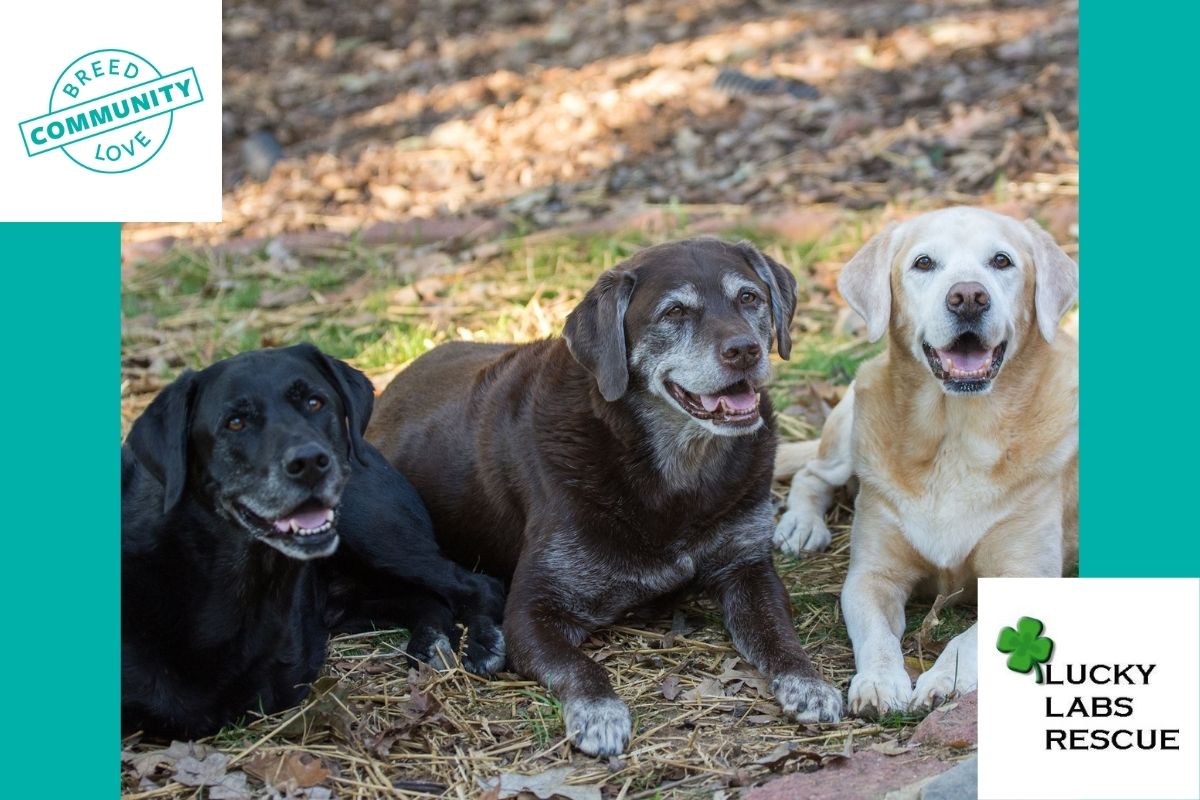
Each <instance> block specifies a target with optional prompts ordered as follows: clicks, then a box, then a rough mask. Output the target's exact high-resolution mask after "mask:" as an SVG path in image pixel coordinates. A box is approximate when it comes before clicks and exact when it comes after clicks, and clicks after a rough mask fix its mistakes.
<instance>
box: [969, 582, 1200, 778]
mask: <svg viewBox="0 0 1200 800" xmlns="http://www.w3.org/2000/svg"><path fill="white" fill-rule="evenodd" d="M1022 618H1029V619H1030V620H1037V621H1040V622H1041V623H1042V626H1041V627H1042V629H1041V630H1040V631H1038V630H1037V629H1038V627H1039V626H1038V625H1036V624H1034V623H1033V622H1026V623H1024V624H1022V623H1020V622H1019V621H1020V620H1021V619H1022ZM1005 628H1011V629H1012V630H1011V631H1009V632H1008V633H1006V634H1004V638H1003V639H1001V631H1002V630H1003V629H1005ZM1046 639H1049V640H1050V641H1051V642H1052V647H1051V648H1049V650H1050V652H1049V653H1048V656H1047V652H1046V651H1047V649H1048V648H1047V645H1046V643H1045V641H1039V640H1046ZM1001 649H1003V650H1004V651H1005V652H1002V651H1001ZM1010 661H1011V664H1012V666H1010ZM1085 667H1086V669H1085ZM1027 668H1028V669H1029V671H1028V672H1024V671H1016V670H1018V669H1019V670H1024V669H1027ZM1039 672H1040V673H1041V679H1042V680H1043V682H1042V683H1039V682H1038V679H1039ZM1073 680H1082V683H1077V684H1072V683H1070V682H1069V681H1073ZM1077 698H1078V699H1077ZM1118 701H1119V702H1118ZM1106 707H1107V708H1108V709H1109V710H1110V713H1109V714H1108V715H1105V708H1106ZM1085 713H1086V714H1087V716H1085V715H1084V714H1085ZM1093 713H1097V714H1099V716H1091V715H1092V714H1093ZM1116 713H1120V714H1123V716H1116V715H1115V714H1116ZM1071 730H1079V731H1084V733H1079V734H1076V735H1075V739H1074V744H1075V747H1074V748H1072V747H1071V742H1072V740H1071V738H1070V734H1069V733H1063V734H1058V733H1049V732H1050V731H1055V732H1057V731H1071ZM1118 730H1120V731H1129V732H1130V733H1122V734H1117V735H1116V739H1115V742H1116V743H1117V744H1118V745H1121V746H1122V747H1124V746H1125V745H1132V746H1131V747H1130V748H1129V749H1118V748H1117V747H1114V746H1113V745H1112V739H1111V737H1112V736H1113V732H1114V731H1118ZM1093 731H1096V732H1097V733H1092V732H1093ZM1163 731H1178V732H1177V733H1175V734H1164V733H1163ZM1138 732H1140V733H1141V736H1142V739H1141V741H1142V743H1143V744H1149V743H1150V739H1151V737H1152V736H1153V738H1154V739H1155V741H1156V743H1157V745H1159V746H1156V747H1155V748H1154V749H1139V746H1138V744H1137V741H1138V739H1137V737H1138ZM1152 732H1153V733H1152ZM1164 735H1166V736H1168V737H1173V738H1174V742H1175V744H1176V745H1177V748H1178V749H1163V748H1162V747H1161V745H1162V742H1163V737H1164ZM1106 739H1107V740H1108V741H1109V745H1108V746H1107V747H1106V748H1105V749H1098V745H1099V744H1101V742H1102V741H1104V740H1106ZM1083 746H1087V747H1088V748H1089V749H1078V748H1081V747H1083ZM1063 748H1067V749H1063ZM979 797H980V798H981V800H1024V799H1025V798H1029V799H1030V800H1034V799H1035V798H1036V799H1037V800H1056V799H1057V798H1070V799H1071V800H1109V799H1110V798H1111V800H1136V799H1137V798H1156V799H1158V800H1167V799H1168V798H1169V799H1171V800H1174V799H1175V798H1180V799H1181V800H1194V798H1197V797H1200V579H1192V578H1180V579H1175V578H1078V579H1076V578H1057V579H1054V578H986V579H983V580H981V581H980V582H979Z"/></svg>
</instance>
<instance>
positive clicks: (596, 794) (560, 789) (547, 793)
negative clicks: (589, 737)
mask: <svg viewBox="0 0 1200 800" xmlns="http://www.w3.org/2000/svg"><path fill="white" fill-rule="evenodd" d="M574 771H575V770H574V769H573V768H572V767H557V768H555V769H548V770H546V771H545V772H542V773H539V774H537V775H517V774H515V773H512V772H502V773H500V777H498V778H492V779H491V780H484V779H483V778H480V779H479V785H480V786H481V787H483V788H484V789H485V790H486V792H487V793H486V794H485V796H486V797H495V798H496V800H506V799H507V798H510V797H518V796H520V794H521V793H522V792H529V793H530V794H532V795H533V796H534V797H537V798H538V799H539V800H550V798H552V797H565V798H567V800H600V787H599V786H572V785H569V784H566V783H564V781H565V780H566V779H567V778H568V777H569V776H570V775H571V773H573V772H574ZM491 792H495V793H494V794H491Z"/></svg>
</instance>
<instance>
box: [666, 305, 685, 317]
mask: <svg viewBox="0 0 1200 800" xmlns="http://www.w3.org/2000/svg"><path fill="white" fill-rule="evenodd" d="M686 313H687V309H686V308H684V307H683V306H671V307H670V308H668V309H667V313H666V314H664V315H663V316H666V317H670V318H671V319H679V318H680V317H682V316H683V315H684V314H686Z"/></svg>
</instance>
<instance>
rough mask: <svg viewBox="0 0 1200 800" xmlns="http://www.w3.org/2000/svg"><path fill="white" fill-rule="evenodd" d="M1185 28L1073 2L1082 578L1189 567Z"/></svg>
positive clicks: (1189, 99) (1177, 16)
mask: <svg viewBox="0 0 1200 800" xmlns="http://www.w3.org/2000/svg"><path fill="white" fill-rule="evenodd" d="M1198 24H1200V6H1197V5H1196V4H1191V3H1170V4H1166V5H1163V6H1141V7H1137V8H1133V7H1130V6H1128V5H1125V4H1120V3H1097V2H1087V3H1080V112H1081V122H1080V150H1081V153H1082V155H1081V161H1082V165H1081V166H1082V168H1081V171H1080V175H1081V181H1080V185H1081V192H1080V195H1081V203H1080V224H1079V228H1080V249H1081V251H1083V252H1084V255H1083V257H1082V259H1081V260H1082V269H1081V276H1080V284H1081V298H1082V301H1081V304H1080V307H1081V309H1082V313H1081V315H1080V342H1081V351H1080V355H1081V362H1080V378H1081V385H1080V488H1081V493H1080V511H1081V517H1080V567H1079V574H1080V575H1082V576H1087V577H1195V576H1200V526H1198V524H1197V521H1196V518H1195V517H1194V516H1192V514H1193V512H1194V511H1195V506H1193V505H1192V501H1193V500H1195V499H1196V498H1197V496H1200V478H1198V475H1197V472H1198V470H1197V452H1198V448H1200V437H1198V436H1197V432H1196V431H1197V428H1196V422H1195V417H1196V411H1195V409H1196V394H1195V389H1196V386H1197V383H1196V382H1195V380H1196V378H1195V376H1194V375H1192V373H1191V369H1190V366H1191V365H1190V361H1191V359H1190V353H1191V351H1192V350H1193V349H1194V348H1195V347H1196V345H1197V343H1198V342H1200V331H1197V328H1196V322H1197V319H1198V318H1200V314H1197V312H1196V310H1194V309H1192V308H1190V302H1189V301H1191V300H1192V299H1193V298H1195V297H1197V296H1200V294H1198V293H1200V258H1198V256H1197V252H1198V250H1200V247H1198V246H1197V243H1196V237H1195V233H1196V231H1197V229H1198V228H1200V217H1198V215H1197V203H1196V187H1197V186H1198V185H1200V180H1198V179H1200V166H1198V164H1200V162H1198V161H1197V159H1196V157H1195V141H1196V119H1197V116H1196V109H1195V104H1194V102H1193V101H1194V96H1195V75H1196V63H1195V57H1196V43H1195V34H1194V32H1195V30H1196V29H1197V25H1198ZM1147 612H1148V614H1150V615H1151V616H1149V617H1148V620H1149V619H1152V618H1153V614H1154V613H1162V612H1163V609H1158V610H1156V611H1152V610H1151V609H1147ZM1164 630H1165V629H1164Z"/></svg>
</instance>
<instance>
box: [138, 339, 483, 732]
mask: <svg viewBox="0 0 1200 800" xmlns="http://www.w3.org/2000/svg"><path fill="white" fill-rule="evenodd" d="M314 398H318V399H319V402H311V401H313V399H314ZM372 402H373V393H372V389H371V385H370V382H369V381H367V379H366V378H365V376H363V375H362V374H361V373H359V372H358V371H356V370H354V369H352V368H351V367H349V366H348V365H346V364H344V363H342V362H340V361H337V360H335V359H332V358H329V357H327V356H325V355H323V354H322V353H321V352H320V351H318V350H317V349H316V348H315V347H312V346H311V345H298V346H296V347H290V348H286V349H280V350H263V351H256V352H253V353H245V354H242V355H240V356H236V357H234V358H231V359H227V360H225V361H222V362H219V363H217V364H214V365H213V366H211V367H209V368H207V369H205V370H203V371H201V372H186V373H184V374H183V375H182V376H181V377H180V378H179V379H178V380H176V381H175V382H174V383H172V384H171V385H170V386H168V387H167V388H166V389H164V390H163V391H162V392H161V393H160V395H159V396H158V397H157V398H156V399H155V401H154V402H153V403H152V404H151V405H150V407H149V408H148V409H147V410H146V412H145V414H143V415H142V417H141V418H139V419H138V421H137V422H135V423H134V427H133V429H132V430H131V432H130V435H129V439H128V442H127V443H126V446H125V447H123V448H122V450H121V570H122V576H121V592H122V597H121V605H122V608H121V624H122V630H121V662H122V663H121V716H122V730H123V731H125V732H130V731H133V730H138V729H141V730H144V731H146V732H147V733H149V734H152V735H161V736H172V737H196V736H203V735H206V734H209V733H212V732H214V731H215V730H217V729H218V728H219V727H220V726H221V725H223V724H225V723H227V722H229V721H232V720H235V719H237V718H238V717H241V716H243V715H244V714H246V713H247V712H257V711H261V712H267V713H270V712H274V711H277V710H280V709H282V708H286V707H288V706H291V705H294V704H296V703H297V702H299V701H300V700H301V699H302V698H303V697H304V696H305V694H306V692H307V690H308V684H309V683H310V682H311V681H312V680H313V679H314V678H315V677H316V676H317V674H318V672H319V671H320V669H321V666H322V664H323V663H324V660H325V653H326V645H327V640H328V637H329V633H330V632H331V631H342V630H362V629H369V628H370V627H372V626H377V627H394V626H404V627H408V628H409V629H410V630H411V631H412V633H413V639H412V642H411V643H410V645H409V652H410V653H411V654H414V655H416V656H417V657H420V658H430V657H432V656H433V655H434V652H433V650H434V645H435V644H436V643H438V642H439V640H441V639H442V638H443V637H444V638H445V639H447V640H449V642H450V643H451V645H452V646H456V643H457V641H458V639H459V634H460V629H459V628H458V627H457V626H456V623H462V624H465V625H467V626H468V628H469V631H470V635H469V641H468V645H467V650H466V656H467V658H466V661H467V666H468V667H469V668H474V669H476V670H477V671H488V670H494V669H496V668H498V667H499V666H500V665H502V664H503V660H504V656H503V653H504V643H503V638H502V636H501V634H500V631H499V628H498V625H499V622H500V616H501V612H502V608H503V603H504V596H503V589H502V587H501V585H500V584H499V582H497V581H495V580H494V579H491V578H488V577H485V576H482V575H477V574H474V573H471V572H469V571H467V570H464V569H462V568H460V567H458V566H457V565H455V564H454V563H452V562H451V561H449V560H447V559H446V558H445V557H443V555H442V554H441V552H440V551H439V550H438V547H437V545H436V544H435V542H434V539H433V532H432V524H431V522H430V518H429V515H428V513H427V512H426V510H425V507H424V506H423V505H422V503H421V500H420V498H419V497H418V495H417V492H416V490H415V489H414V488H413V486H412V484H410V483H409V482H408V480H406V479H405V478H404V476H403V475H401V474H400V473H399V472H397V471H396V470H395V469H394V468H392V467H391V466H390V465H389V464H388V463H387V461H386V460H385V459H384V458H383V457H382V456H381V455H380V454H379V452H378V451H377V450H376V449H375V448H374V447H372V446H370V445H369V444H367V443H366V442H365V441H364V440H363V438H362V434H363V430H364V429H365V427H366V424H367V420H368V418H369V417H370V413H371V406H372ZM314 409H315V410H314ZM232 416H236V417H238V420H239V421H240V423H241V424H240V427H239V429H238V430H236V431H235V430H231V429H230V425H229V422H230V418H231V417H232ZM296 453H300V454H301V455H302V456H303V455H304V454H307V455H310V456H312V455H313V454H316V455H315V456H314V458H320V457H321V456H324V458H323V459H322V460H321V462H320V463H321V464H323V466H320V467H317V466H313V470H312V471H311V474H310V472H304V473H303V474H301V475H299V476H298V477H297V476H293V475H291V474H290V473H288V472H287V470H288V469H289V468H290V467H288V466H287V465H288V464H289V463H290V464H292V465H295V464H297V463H301V462H300V461H296V460H295V459H293V460H292V461H291V462H288V461H287V459H288V458H292V457H293V456H295V454H296ZM317 463H318V462H317V461H316V460H314V461H313V462H312V464H313V465H316V464H317ZM281 465H282V466H281ZM322 470H323V472H322ZM246 504H249V505H251V506H253V507H254V508H257V509H259V510H260V511H262V510H264V509H269V508H271V507H277V508H278V510H279V513H278V514H277V515H276V514H273V513H272V514H266V515H261V516H270V517H272V518H276V517H277V518H280V519H292V518H301V517H299V516H298V515H299V514H302V513H304V510H305V509H312V508H317V509H319V510H318V511H317V512H315V513H318V514H327V513H328V511H327V510H325V509H326V507H328V508H336V518H335V519H334V522H333V527H332V531H331V532H325V533H320V534H314V535H311V536H307V537H304V536H298V535H296V534H294V533H293V534H292V535H285V534H280V533H279V532H278V531H277V529H276V528H274V527H273V526H272V523H271V522H270V521H269V520H268V519H265V518H260V516H259V515H256V514H251V513H250V512H249V511H248V510H247V508H248V506H247V505H246ZM297 509H299V510H297ZM310 513H311V512H310ZM304 518H305V519H307V518H308V517H304ZM248 520H249V521H248ZM254 520H257V522H255V521H254ZM314 529H315V528H314ZM331 548H336V549H335V550H334V551H333V554H332V555H328V556H325V555H324V554H325V551H326V550H328V549H331ZM285 550H287V552H285ZM399 668H403V665H400V666H399Z"/></svg>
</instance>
